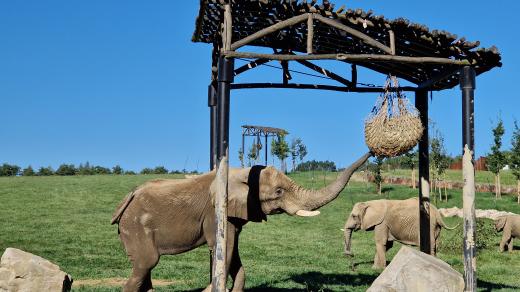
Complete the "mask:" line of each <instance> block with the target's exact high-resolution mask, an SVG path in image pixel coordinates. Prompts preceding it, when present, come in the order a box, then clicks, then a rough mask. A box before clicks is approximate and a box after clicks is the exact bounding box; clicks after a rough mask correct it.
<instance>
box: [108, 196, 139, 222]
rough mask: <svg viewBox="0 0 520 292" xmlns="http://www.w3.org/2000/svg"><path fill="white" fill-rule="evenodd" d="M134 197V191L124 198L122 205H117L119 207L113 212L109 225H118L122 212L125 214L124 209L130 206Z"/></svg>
mask: <svg viewBox="0 0 520 292" xmlns="http://www.w3.org/2000/svg"><path fill="white" fill-rule="evenodd" d="M134 197H135V190H134V191H132V192H131V193H130V194H128V195H127V196H126V198H125V200H124V201H123V203H121V204H120V205H119V207H118V208H117V209H116V211H115V212H114V215H113V216H112V220H111V221H110V224H111V225H112V224H116V223H119V219H121V216H122V215H123V212H125V210H126V208H127V207H128V205H130V202H131V201H132V200H133V199H134Z"/></svg>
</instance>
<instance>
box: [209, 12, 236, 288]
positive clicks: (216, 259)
mask: <svg viewBox="0 0 520 292" xmlns="http://www.w3.org/2000/svg"><path fill="white" fill-rule="evenodd" d="M231 29H232V26H231V6H230V5H229V4H226V5H224V31H223V32H222V44H223V45H224V48H223V49H224V50H229V47H230V46H231ZM233 76H234V60H233V59H232V58H226V57H223V56H220V57H219V60H218V78H217V80H218V89H217V121H218V143H217V146H218V147H217V175H216V177H215V180H216V182H217V191H216V196H215V221H216V238H215V247H214V252H213V266H212V268H213V277H212V281H211V291H212V292H225V291H226V280H227V271H228V267H227V265H226V259H227V250H226V246H227V245H226V242H227V195H228V193H227V192H228V189H227V183H228V170H229V160H228V159H229V102H230V93H231V83H232V82H233Z"/></svg>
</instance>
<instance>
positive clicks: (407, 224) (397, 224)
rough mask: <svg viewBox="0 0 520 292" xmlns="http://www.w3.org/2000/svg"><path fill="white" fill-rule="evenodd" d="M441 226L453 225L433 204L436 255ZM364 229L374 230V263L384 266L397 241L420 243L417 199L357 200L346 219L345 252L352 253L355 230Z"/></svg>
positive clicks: (433, 237) (432, 248)
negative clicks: (445, 221)
mask: <svg viewBox="0 0 520 292" xmlns="http://www.w3.org/2000/svg"><path fill="white" fill-rule="evenodd" d="M442 227H444V228H447V229H454V228H449V227H447V226H446V224H445V223H444V221H443V220H442V217H441V215H440V213H439V211H438V210H437V208H435V206H433V205H431V204H430V230H431V234H430V238H431V243H430V246H431V252H432V254H434V255H435V253H436V251H437V243H438V239H439V235H440V232H441V228H442ZM361 229H362V230H365V231H367V230H374V240H375V244H376V255H375V257H374V266H373V267H374V268H384V267H385V266H386V256H385V253H386V251H387V250H389V249H390V248H392V246H393V242H394V241H399V242H401V243H404V244H409V245H416V246H417V245H419V201H418V199H417V198H410V199H407V200H374V201H367V202H359V203H356V204H355V205H354V207H353V208H352V212H351V213H350V216H349V217H348V219H347V222H346V223H345V229H344V236H345V255H347V256H351V255H352V252H351V242H352V232H353V231H358V230H361Z"/></svg>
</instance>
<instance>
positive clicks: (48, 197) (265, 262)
mask: <svg viewBox="0 0 520 292" xmlns="http://www.w3.org/2000/svg"><path fill="white" fill-rule="evenodd" d="M335 176H336V174H335V173H332V174H330V173H329V174H327V175H326V176H324V175H323V174H316V173H315V175H314V179H313V178H312V175H311V174H310V173H298V174H295V175H294V176H293V177H294V179H295V180H296V181H298V182H299V183H301V184H303V185H305V186H307V187H316V188H317V187H321V186H323V185H324V182H326V181H330V180H331V179H333V178H334V177H335ZM156 177H172V176H171V175H165V176H158V175H150V176H146V175H138V176H84V177H82V176H75V177H14V178H0V202H1V204H0V222H1V223H0V251H3V250H4V249H5V248H6V247H15V248H20V249H22V250H25V251H28V252H31V253H34V254H37V255H40V256H42V257H44V258H47V259H49V260H51V261H53V262H55V263H57V264H58V265H60V267H61V268H62V269H63V270H64V271H66V272H68V273H70V274H71V275H72V276H73V278H74V279H75V280H77V281H85V280H90V279H109V278H126V277H127V276H128V275H129V273H130V263H129V261H128V260H127V257H126V255H125V254H124V252H123V248H122V245H121V244H120V242H119V238H118V235H117V226H114V225H110V224H109V221H110V218H111V214H112V212H113V210H114V208H115V207H116V205H117V204H118V203H119V201H120V200H121V198H122V197H124V196H125V195H126V193H127V192H128V191H130V190H131V189H132V188H133V187H134V186H136V185H139V184H140V183H142V182H144V181H146V180H149V179H151V178H156ZM384 190H385V196H388V197H389V198H392V199H404V198H408V197H411V196H415V195H416V191H414V190H411V189H409V188H406V187H403V186H385V188H384ZM449 196H450V200H449V202H448V203H442V204H439V207H443V206H449V207H451V206H458V207H461V205H462V202H461V193H460V191H457V190H453V191H450V192H449ZM377 198H380V197H379V196H377V195H376V194H374V187H373V186H372V185H367V184H364V183H352V184H351V185H350V186H349V187H348V188H347V189H346V190H345V191H344V192H343V193H342V194H341V196H340V197H339V198H338V199H337V200H336V201H334V202H332V203H331V204H329V205H327V206H326V207H324V208H322V209H321V211H322V214H321V215H320V216H317V217H312V218H296V217H290V216H287V215H274V216H270V217H268V222H265V223H250V224H248V225H246V226H245V228H244V230H243V232H242V235H241V242H240V249H241V257H242V260H243V262H244V266H245V269H246V275H247V276H246V277H247V279H246V288H247V289H248V291H302V290H303V291H364V290H366V289H367V287H369V285H370V283H371V282H372V281H373V280H374V279H375V278H376V277H377V276H378V274H379V273H380V271H376V270H373V269H372V268H371V266H372V261H373V257H374V252H375V247H374V244H373V233H372V232H357V233H354V235H353V245H352V251H353V252H354V254H355V257H354V258H353V259H347V258H345V257H344V256H343V233H342V232H341V231H340V228H342V227H343V225H344V223H345V219H346V217H347V216H348V214H349V211H350V209H351V208H352V205H353V204H354V203H355V202H358V201H366V200H371V199H377ZM477 208H482V209H486V208H496V209H501V210H507V211H512V212H516V213H520V206H518V205H517V204H516V203H515V198H514V197H512V196H504V197H503V198H502V199H500V200H498V201H495V199H494V195H492V194H489V193H484V194H478V195H477ZM445 221H446V223H447V224H449V225H455V224H457V223H459V222H461V220H460V219H458V218H447V219H446V220H445ZM441 237H442V239H441V247H440V250H439V255H438V256H439V257H440V258H441V259H442V260H444V261H446V262H448V263H449V264H450V265H452V266H453V267H454V268H455V269H457V270H458V271H460V272H462V270H463V266H462V252H461V245H462V229H461V227H459V228H458V229H457V230H455V231H448V230H443V231H442V235H441ZM499 240H500V234H496V233H495V232H494V231H493V229H492V223H491V221H489V220H482V221H479V226H478V246H479V248H480V249H479V254H478V285H479V286H480V288H481V290H482V291H491V290H493V291H495V290H499V289H503V290H502V291H513V290H518V289H520V277H518V271H520V251H519V250H520V243H517V244H516V246H515V251H514V252H513V253H512V254H506V253H504V254H501V253H499V252H498V242H499ZM399 247H400V245H399V244H396V245H394V248H393V249H392V250H390V251H389V253H388V257H387V258H388V259H389V260H390V259H391V258H392V257H393V255H395V253H396V252H397V251H398V249H399ZM208 257H209V256H208V252H207V248H206V247H201V248H199V249H197V250H194V251H191V252H188V253H185V254H181V255H177V256H163V257H162V258H161V261H160V263H159V265H158V266H157V267H156V268H155V269H154V270H153V275H152V277H153V279H155V280H157V279H164V280H169V281H173V282H175V284H174V285H169V286H161V287H157V291H186V290H188V291H190V290H193V291H197V290H200V289H202V288H204V287H205V286H206V285H207V283H208V269H209V259H208ZM73 290H74V291H120V287H109V286H92V285H90V286H78V285H73Z"/></svg>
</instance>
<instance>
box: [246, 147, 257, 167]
mask: <svg viewBox="0 0 520 292" xmlns="http://www.w3.org/2000/svg"><path fill="white" fill-rule="evenodd" d="M247 159H248V160H249V166H252V165H253V164H254V163H255V162H256V160H257V159H258V145H257V144H256V143H253V145H251V149H249V153H248V154H247Z"/></svg>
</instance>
